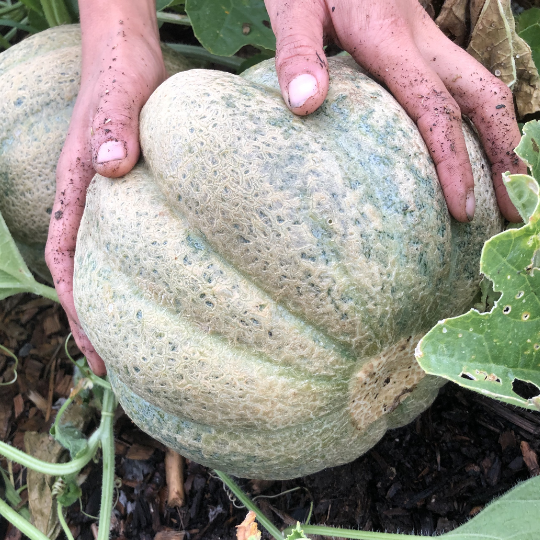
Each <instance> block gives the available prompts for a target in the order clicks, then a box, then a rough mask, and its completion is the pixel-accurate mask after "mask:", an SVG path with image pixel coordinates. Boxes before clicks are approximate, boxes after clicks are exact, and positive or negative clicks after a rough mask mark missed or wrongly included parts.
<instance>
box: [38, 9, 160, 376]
mask: <svg viewBox="0 0 540 540" xmlns="http://www.w3.org/2000/svg"><path fill="white" fill-rule="evenodd" d="M94 8H96V9H94ZM153 10H154V8H153V5H152V6H134V5H132V4H130V5H129V10H126V9H125V6H124V7H122V6H118V5H116V6H115V7H114V8H111V6H110V5H109V6H107V9H105V8H104V9H103V10H100V9H97V7H96V6H93V7H92V10H90V9H89V8H87V6H85V5H83V6H81V22H82V42H83V59H82V77H81V90H80V92H79V96H78V98H77V102H76V105H75V108H74V111H73V116H72V119H71V124H70V128H69V132H68V136H67V139H66V142H65V144H64V148H63V150H62V154H61V156H60V160H59V162H58V167H57V192H56V199H55V203H54V206H53V211H52V218H51V225H50V230H49V239H48V243H47V249H46V260H47V264H48V266H49V268H50V270H51V274H52V276H53V279H54V284H55V287H56V290H57V291H58V295H59V298H60V301H61V303H62V305H63V307H64V309H65V310H66V313H67V315H68V319H69V322H70V326H71V329H72V331H73V334H74V336H75V339H76V341H77V344H78V345H79V347H80V348H81V351H82V352H83V353H84V354H85V355H86V357H87V358H88V360H89V362H90V365H91V366H92V368H93V369H94V371H95V372H96V373H98V374H104V372H105V367H104V365H103V362H102V361H101V359H100V358H99V356H98V355H97V354H96V353H95V351H94V349H93V347H92V345H91V344H90V342H89V340H88V339H87V338H86V336H85V335H84V332H83V331H82V329H81V327H80V324H79V320H78V317H77V313H76V311H75V307H74V303H73V257H74V253H75V244H76V239H77V231H78V228H79V224H80V220H81V217H82V213H83V210H84V205H85V200H86V190H87V187H88V185H89V184H90V181H91V179H92V178H93V176H94V174H95V173H96V172H98V173H100V174H103V175H105V176H109V177H112V178H117V177H120V176H123V175H124V174H126V173H127V172H128V171H129V170H131V168H132V167H133V166H134V165H135V163H136V162H137V160H138V158H139V154H140V149H139V141H138V136H139V127H138V119H139V112H140V110H141V108H142V106H143V105H144V103H145V102H146V100H147V99H148V97H149V96H150V94H151V93H152V92H153V91H154V90H155V88H157V86H159V84H160V83H161V82H163V80H165V79H166V78H167V72H166V70H165V66H164V64H163V58H162V54H161V49H160V45H159V34H158V31H157V23H156V19H155V12H154V11H153ZM138 11H140V13H139V12H138ZM117 12H118V13H120V15H119V16H116V13H117ZM121 13H130V15H129V16H128V17H125V16H122V15H121ZM104 14H106V15H104ZM103 144H105V147H104V148H103V150H102V151H101V153H100V148H101V146H102V145H103ZM107 154H109V155H110V157H111V158H113V159H109V160H108V159H107V157H108V155H107ZM98 158H99V159H98Z"/></svg>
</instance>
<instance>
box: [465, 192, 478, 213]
mask: <svg viewBox="0 0 540 540" xmlns="http://www.w3.org/2000/svg"><path fill="white" fill-rule="evenodd" d="M475 210H476V199H475V197H474V189H471V190H470V191H469V193H467V199H466V200H465V213H466V214H467V219H468V220H469V221H472V220H473V218H474V211H475Z"/></svg>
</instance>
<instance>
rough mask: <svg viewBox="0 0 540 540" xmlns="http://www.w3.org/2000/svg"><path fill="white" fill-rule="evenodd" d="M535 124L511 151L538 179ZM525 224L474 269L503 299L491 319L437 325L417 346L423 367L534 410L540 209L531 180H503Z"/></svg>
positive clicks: (493, 245)
mask: <svg viewBox="0 0 540 540" xmlns="http://www.w3.org/2000/svg"><path fill="white" fill-rule="evenodd" d="M536 141H538V142H540V124H539V123H538V122H536V121H535V122H530V123H528V124H526V125H525V128H524V136H523V139H522V140H521V142H520V144H519V146H518V148H517V149H516V152H517V153H518V154H519V156H520V157H522V158H523V159H524V160H525V161H526V162H527V164H528V165H529V167H530V168H531V170H532V172H533V174H534V175H535V176H536V178H538V177H539V174H540V146H539V145H538V144H537V142H536ZM503 179H504V182H505V184H506V187H507V189H508V193H509V194H510V198H511V199H512V202H513V203H514V204H515V205H516V207H517V209H518V211H519V212H520V214H521V216H522V217H523V220H524V221H525V223H526V225H525V226H523V227H521V228H520V229H510V230H507V231H505V232H503V233H501V234H498V235H497V236H494V237H493V238H491V239H490V240H489V241H488V242H486V244H485V245H484V249H483V251H482V257H481V260H480V271H481V272H482V273H483V274H484V275H485V276H486V277H487V278H489V279H490V280H491V281H492V282H493V288H494V290H495V291H499V292H501V297H500V298H499V299H498V300H497V301H496V302H495V306H494V307H493V309H492V310H491V311H490V312H489V313H479V312H478V311H476V310H474V309H473V310H471V311H469V312H468V313H466V314H465V315H461V316H460V317H455V318H453V319H446V320H443V321H440V322H439V323H438V324H437V326H435V327H434V328H433V329H432V330H431V331H430V332H429V333H428V334H427V335H426V336H425V337H424V338H423V339H422V340H421V341H420V343H419V344H418V346H417V349H416V357H417V360H418V362H419V363H420V365H421V366H422V368H423V369H424V370H425V371H426V372H427V373H431V374H433V375H439V376H441V377H444V378H446V379H449V380H452V381H454V382H456V383H458V384H459V385H461V386H465V387H468V388H471V389H473V390H476V391H477V392H480V393H482V394H484V395H488V396H491V397H494V398H497V399H500V400H502V401H505V402H507V403H512V404H514V405H519V406H521V407H526V408H530V409H534V408H538V409H540V298H539V296H540V205H539V204H538V203H539V188H538V183H537V181H536V180H535V179H534V178H533V177H531V176H528V175H503Z"/></svg>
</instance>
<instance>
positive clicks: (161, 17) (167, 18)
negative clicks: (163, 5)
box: [157, 11, 191, 26]
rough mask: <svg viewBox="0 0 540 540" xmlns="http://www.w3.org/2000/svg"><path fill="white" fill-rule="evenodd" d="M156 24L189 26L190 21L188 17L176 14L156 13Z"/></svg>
mask: <svg viewBox="0 0 540 540" xmlns="http://www.w3.org/2000/svg"><path fill="white" fill-rule="evenodd" d="M157 20H158V22H164V23H172V24H183V25H185V26H191V20H190V18H189V16H188V15H179V14H178V13H164V12H163V11H158V12H157Z"/></svg>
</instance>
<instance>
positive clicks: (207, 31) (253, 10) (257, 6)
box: [186, 0, 276, 56]
mask: <svg viewBox="0 0 540 540" xmlns="http://www.w3.org/2000/svg"><path fill="white" fill-rule="evenodd" d="M186 13H187V14H188V15H189V18H190V20H191V24H192V25H193V32H194V33H195V36H196V37H197V39H198V40H199V41H200V42H201V44H202V45H203V47H204V48H205V49H207V50H209V51H210V52H211V53H214V54H218V55H220V56H231V55H233V54H234V53H235V52H236V51H237V50H238V49H240V47H243V46H244V45H254V46H255V47H262V48H264V49H270V50H275V48H276V38H275V37H274V34H273V32H272V29H271V28H270V17H269V16H268V13H267V11H266V8H265V7H264V1H263V0H223V1H219V2H218V1H217V0H187V2H186Z"/></svg>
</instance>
